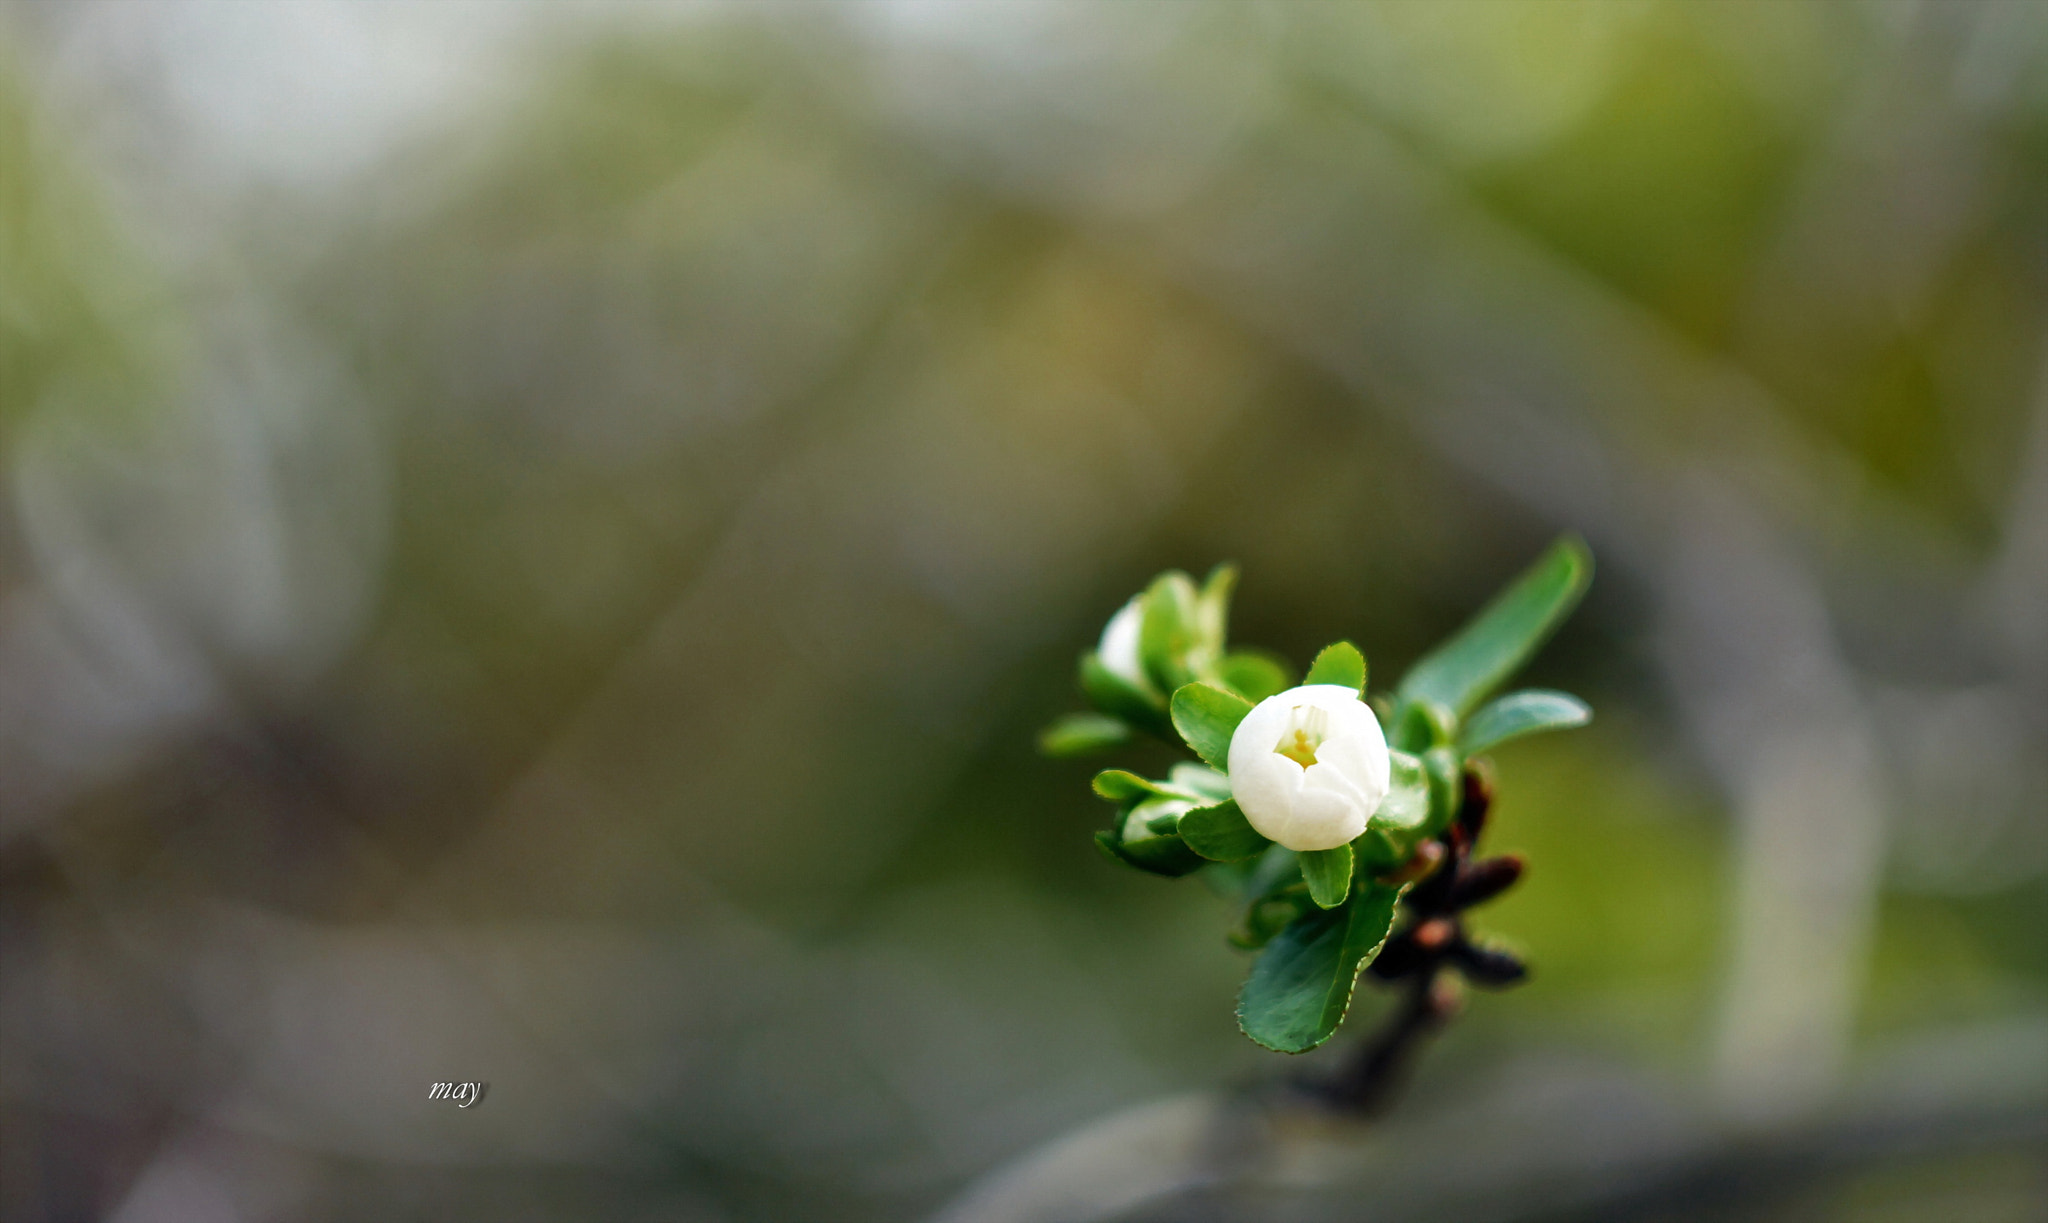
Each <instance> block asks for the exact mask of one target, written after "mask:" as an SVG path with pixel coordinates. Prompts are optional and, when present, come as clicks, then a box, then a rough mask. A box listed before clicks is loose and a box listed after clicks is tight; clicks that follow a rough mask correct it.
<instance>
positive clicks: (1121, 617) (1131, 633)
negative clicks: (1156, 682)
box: [1095, 595, 1152, 691]
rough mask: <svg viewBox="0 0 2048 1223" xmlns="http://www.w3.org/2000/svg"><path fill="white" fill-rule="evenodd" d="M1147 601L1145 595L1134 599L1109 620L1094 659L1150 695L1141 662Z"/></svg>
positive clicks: (1110, 671) (1118, 676)
mask: <svg viewBox="0 0 2048 1223" xmlns="http://www.w3.org/2000/svg"><path fill="white" fill-rule="evenodd" d="M1144 600H1145V596H1144V595H1135V596H1133V597H1132V599H1131V601H1130V602H1128V603H1126V604H1124V605H1123V606H1122V607H1121V608H1119V609H1118V610H1117V613H1116V615H1114V616H1111V617H1110V618H1109V623H1108V624H1106V625H1104V626H1103V629H1102V642H1101V644H1099V645H1097V646H1096V647H1095V656H1096V657H1097V658H1100V659H1101V660H1102V665H1103V666H1104V667H1106V668H1108V669H1109V673H1110V674H1111V675H1114V676H1116V677H1117V678H1118V679H1121V680H1124V681H1125V682H1127V683H1131V684H1136V685H1137V686H1138V687H1139V688H1141V689H1143V690H1145V691H1150V690H1151V688H1152V683H1151V681H1150V680H1147V679H1146V678H1145V668H1144V665H1143V664H1142V663H1141V662H1140V661H1139V659H1138V635H1139V630H1140V629H1141V628H1142V627H1143V626H1144V620H1145V607H1144Z"/></svg>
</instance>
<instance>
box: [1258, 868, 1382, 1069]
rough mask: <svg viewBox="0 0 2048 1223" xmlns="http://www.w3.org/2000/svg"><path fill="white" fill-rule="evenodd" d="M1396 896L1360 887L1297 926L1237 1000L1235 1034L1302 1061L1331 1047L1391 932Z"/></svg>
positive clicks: (1276, 943) (1269, 949) (1276, 944)
mask: <svg viewBox="0 0 2048 1223" xmlns="http://www.w3.org/2000/svg"><path fill="white" fill-rule="evenodd" d="M1400 895H1401V890H1400V889H1399V888H1391V887H1385V886H1382V885H1380V884H1365V885H1362V886H1361V887H1360V888H1359V890H1358V893H1357V894H1356V895H1355V896H1353V897H1352V898H1351V899H1350V900H1349V901H1348V902H1346V903H1345V904H1343V905H1341V906H1339V907H1338V908H1335V909H1318V910H1315V911H1312V912H1309V913H1305V914H1303V915H1302V916H1301V917H1299V918H1296V919H1295V921H1294V922H1293V924H1291V925H1289V926H1288V927H1287V928H1286V929H1285V930H1282V931H1281V932H1280V933H1279V935H1278V936H1277V937H1275V938H1274V939H1273V941H1272V942H1270V943H1268V944H1267V945H1266V949H1265V950H1264V951H1262V952H1260V953H1259V959H1258V962H1257V963H1255V964H1253V965H1252V973H1251V976H1250V977H1249V978H1247V979H1246V980H1245V983H1244V990H1243V992H1242V993H1240V994H1239V995H1238V1000H1237V1026H1238V1027H1239V1028H1240V1029H1242V1030H1243V1032H1244V1034H1245V1035H1246V1036H1249V1037H1251V1038H1252V1039H1253V1040H1255V1041H1257V1042H1258V1043H1259V1044H1261V1045H1264V1046H1265V1047H1266V1048H1268V1049H1273V1050H1276V1051H1278V1052H1280V1053H1303V1052H1306V1051H1308V1050H1310V1049H1313V1048H1315V1047H1316V1046H1317V1045H1320V1044H1322V1043H1323V1042H1324V1041H1326V1040H1328V1039H1330V1035H1331V1034H1332V1033H1334V1032H1335V1031H1336V1030H1337V1025H1338V1024H1340V1023H1342V1022H1343V1021H1344V1012H1345V1011H1347V1010H1348V1009H1350V1006H1351V991H1352V988H1353V987H1354V986H1355V985H1356V984H1357V983H1358V972H1359V970H1360V969H1361V968H1363V967H1365V965H1367V964H1368V963H1370V962H1371V961H1372V957H1373V956H1375V955H1378V954H1379V949H1380V947H1381V946H1383V945H1384V944H1385V943H1386V941H1387V932H1388V931H1390V930H1392V929H1393V926H1394V902H1395V900H1397V899H1398V898H1399V897H1400Z"/></svg>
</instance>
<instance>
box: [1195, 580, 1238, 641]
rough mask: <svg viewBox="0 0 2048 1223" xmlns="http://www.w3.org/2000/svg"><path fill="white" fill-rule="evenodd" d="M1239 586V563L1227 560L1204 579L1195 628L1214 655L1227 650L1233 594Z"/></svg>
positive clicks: (1197, 605)
mask: <svg viewBox="0 0 2048 1223" xmlns="http://www.w3.org/2000/svg"><path fill="white" fill-rule="evenodd" d="M1236 589H1237V566H1236V565H1232V564H1229V563H1228V562H1225V563H1224V564H1221V565H1218V566H1216V567H1215V568H1214V569H1211V570H1210V571H1209V576H1208V577H1206V578H1204V579H1202V592H1201V594H1200V595H1198V596H1197V597H1196V599H1195V627H1196V630H1197V632H1198V633H1199V634H1200V636H1201V639H1202V644H1203V646H1204V647H1205V648H1206V650H1207V651H1208V653H1209V654H1210V656H1211V657H1214V656H1215V655H1216V654H1219V653H1221V652H1222V651H1223V642H1224V639H1225V638H1226V637H1228V636H1229V634H1230V596H1231V593H1232V592H1233V591H1235V590H1236Z"/></svg>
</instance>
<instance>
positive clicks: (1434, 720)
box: [1387, 700, 1458, 755]
mask: <svg viewBox="0 0 2048 1223" xmlns="http://www.w3.org/2000/svg"><path fill="white" fill-rule="evenodd" d="M1457 721H1458V719H1457V718H1456V716H1455V715H1453V714H1452V713H1451V711H1450V710H1449V709H1446V708H1444V707H1443V706H1442V705H1439V704H1437V703H1436V702H1434V701H1411V700H1403V701H1401V702H1400V703H1399V704H1398V705H1396V706H1395V707H1394V720H1393V724H1392V725H1391V726H1389V727H1387V744H1388V746H1390V747H1393V748H1396V749H1398V750H1400V751H1404V752H1415V753H1417V754H1418V755H1419V754H1420V753H1422V752H1426V751H1428V750H1429V749H1430V748H1433V747H1441V746H1443V745H1444V744H1447V743H1449V742H1451V741H1452V740H1453V739H1454V738H1455V737H1456V736H1457Z"/></svg>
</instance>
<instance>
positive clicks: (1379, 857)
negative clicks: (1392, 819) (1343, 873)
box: [1351, 824, 1414, 877]
mask: <svg viewBox="0 0 2048 1223" xmlns="http://www.w3.org/2000/svg"><path fill="white" fill-rule="evenodd" d="M1402 840H1403V842H1404V845H1405V842H1406V841H1407V838H1405V837H1404V838H1402ZM1404 845H1396V844H1395V843H1394V838H1392V837H1390V836H1388V835H1387V831H1386V829H1384V828H1375V827H1373V826H1372V825H1371V824H1367V825H1366V827H1365V831H1364V832H1363V833H1361V834H1360V835H1359V836H1357V837H1355V838H1353V839H1352V841H1351V859H1352V862H1353V866H1352V868H1351V870H1352V874H1353V875H1362V876H1367V877H1371V876H1376V875H1384V874H1386V873H1388V872H1389V871H1392V870H1395V869H1397V868H1399V867H1400V866H1401V865H1402V864H1403V863H1405V862H1406V861H1408V858H1409V856H1410V855H1411V854H1412V853H1413V852H1414V851H1413V849H1412V847H1405V848H1404Z"/></svg>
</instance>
